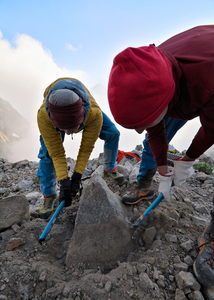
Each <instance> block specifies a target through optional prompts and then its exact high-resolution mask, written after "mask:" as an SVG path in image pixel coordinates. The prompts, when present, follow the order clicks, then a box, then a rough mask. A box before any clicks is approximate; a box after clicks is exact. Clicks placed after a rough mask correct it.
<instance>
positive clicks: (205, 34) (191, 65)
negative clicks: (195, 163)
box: [147, 25, 214, 166]
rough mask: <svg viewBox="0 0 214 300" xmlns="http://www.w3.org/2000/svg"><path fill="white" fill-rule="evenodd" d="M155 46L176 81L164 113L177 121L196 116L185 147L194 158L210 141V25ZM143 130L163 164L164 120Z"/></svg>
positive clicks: (213, 106)
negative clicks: (196, 123)
mask: <svg viewBox="0 0 214 300" xmlns="http://www.w3.org/2000/svg"><path fill="white" fill-rule="evenodd" d="M158 48H159V49H160V50H161V51H162V52H163V53H164V54H165V56H166V57H167V58H168V59H169V60H170V62H171V63H172V68H173V76H174V80H175V83H176V90H175V94H174V97H173V99H172V100H171V101H170V103H169V108H168V112H167V114H166V116H168V117H171V118H174V119H181V120H191V119H193V118H195V117H199V118H200V122H201V127H200V129H199V131H198V132H197V134H196V135H195V137H194V139H193V141H192V143H191V145H190V147H189V149H188V150H187V155H188V156H189V157H191V158H193V159H195V158H198V157H199V156H200V155H201V154H203V153H204V152H205V151H206V150H207V149H208V148H210V147H211V146H212V145H213V144H214V25H205V26H198V27H195V28H192V29H190V30H187V31H185V32H182V33H180V34H177V35H175V36H173V37H172V38H170V39H168V40H167V41H165V42H164V43H162V44H161V45H159V46H158ZM147 132H148V141H149V144H150V147H151V150H152V152H153V154H154V157H155V159H156V163H157V165H158V166H160V165H166V164H167V148H168V143H167V140H166V135H165V128H164V121H163V122H160V123H159V124H158V125H156V126H154V127H151V128H148V129H147ZM184 138H185V137H184Z"/></svg>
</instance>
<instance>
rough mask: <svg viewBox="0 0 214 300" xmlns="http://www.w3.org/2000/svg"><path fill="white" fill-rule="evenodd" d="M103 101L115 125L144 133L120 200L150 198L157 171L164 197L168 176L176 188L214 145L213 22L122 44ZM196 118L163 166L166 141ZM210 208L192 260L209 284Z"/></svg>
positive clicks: (213, 269) (213, 232)
mask: <svg viewBox="0 0 214 300" xmlns="http://www.w3.org/2000/svg"><path fill="white" fill-rule="evenodd" d="M108 100H109V105H110V109H111V112H112V114H113V116H114V119H115V121H116V122H117V123H118V124H120V125H121V126H123V127H125V128H129V129H135V130H136V131H137V132H138V133H142V132H143V131H144V130H145V129H146V131H147V133H146V138H145V140H144V142H143V143H144V148H143V153H142V160H141V165H140V169H139V174H138V176H137V181H138V185H139V186H138V189H137V190H136V191H134V192H133V193H131V194H130V195H125V196H123V198H122V202H123V203H125V204H135V203H137V202H139V201H141V200H145V199H149V198H151V197H153V195H154V193H153V191H152V178H153V176H154V174H155V172H156V170H157V169H158V172H159V181H160V182H159V192H160V193H163V195H164V198H165V199H166V200H168V201H170V189H171V185H172V177H173V176H174V183H175V185H177V186H181V185H182V184H183V183H184V182H185V181H186V179H187V178H189V177H190V176H191V175H192V170H193V168H192V165H193V163H194V161H195V159H196V158H198V157H199V156H200V155H201V154H203V153H204V152H205V151H206V150H207V149H208V148H210V147H211V146H212V145H213V143H214V25H205V26H197V27H195V28H192V29H189V30H187V31H184V32H182V33H179V34H177V35H175V36H173V37H171V38H170V39H168V40H166V41H165V42H163V43H162V44H161V45H159V46H157V47H156V46H155V45H154V44H152V45H149V46H144V47H139V48H132V47H130V48H127V49H125V50H124V51H122V52H120V53H119V54H118V55H117V56H116V57H115V58H114V62H113V66H112V69H111V72H110V77H109V84H108ZM196 117H199V118H200V122H201V127H200V129H199V130H198V132H197V134H196V135H195V137H194V138H193V140H192V142H191V144H190V146H189V148H188V150H187V151H186V154H185V155H184V156H183V157H182V158H181V159H177V160H174V170H173V172H169V170H168V165H167V150H168V143H169V142H170V140H171V139H172V138H173V136H174V135H175V134H176V132H177V131H178V130H179V129H180V128H181V127H182V126H183V125H184V124H185V122H186V121H187V120H191V119H193V118H196ZM213 241H214V209H213V210H212V211H211V221H210V224H209V225H208V227H207V228H206V229H205V231H204V232H203V234H202V235H201V237H200V243H199V248H200V252H199V255H198V257H197V259H196V261H195V263H194V272H195V275H196V277H197V279H198V280H199V281H200V282H201V283H202V284H203V285H205V286H208V287H210V286H214V242H213Z"/></svg>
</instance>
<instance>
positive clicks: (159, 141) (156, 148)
mask: <svg viewBox="0 0 214 300" xmlns="http://www.w3.org/2000/svg"><path fill="white" fill-rule="evenodd" d="M147 133H148V142H149V145H150V148H151V150H152V153H153V155H154V158H155V161H156V164H157V166H163V165H167V151H168V143H167V139H166V131H165V126H164V121H161V122H160V123H158V124H157V125H156V126H154V127H151V128H147Z"/></svg>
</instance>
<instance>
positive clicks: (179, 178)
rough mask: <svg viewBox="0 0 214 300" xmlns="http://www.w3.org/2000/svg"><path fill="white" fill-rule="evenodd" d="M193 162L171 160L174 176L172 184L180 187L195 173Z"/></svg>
mask: <svg viewBox="0 0 214 300" xmlns="http://www.w3.org/2000/svg"><path fill="white" fill-rule="evenodd" d="M194 162H195V161H194V160H182V159H181V158H175V159H173V163H174V169H173V172H174V174H175V178H174V183H175V185H177V186H181V185H182V184H183V183H184V182H185V181H186V180H187V179H188V178H189V177H190V176H192V175H193V174H194V173H195V171H194V169H193V164H194Z"/></svg>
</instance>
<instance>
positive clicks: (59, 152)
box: [37, 106, 68, 181]
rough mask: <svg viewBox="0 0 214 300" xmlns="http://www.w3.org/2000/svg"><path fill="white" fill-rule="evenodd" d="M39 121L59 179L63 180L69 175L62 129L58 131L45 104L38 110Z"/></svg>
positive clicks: (41, 132) (40, 129)
mask: <svg viewBox="0 0 214 300" xmlns="http://www.w3.org/2000/svg"><path fill="white" fill-rule="evenodd" d="M37 123H38V127H39V131H40V134H41V136H42V138H43V140H44V143H45V146H46V148H47V150H48V154H49V156H50V157H51V158H52V160H53V164H54V168H55V171H56V176H57V180H58V181H60V180H63V179H65V178H67V177H68V167H67V160H66V156H65V149H64V147H63V142H62V138H61V134H60V131H56V128H55V127H54V125H53V123H52V122H51V120H50V118H49V116H48V114H47V112H46V110H45V107H44V106H43V107H41V108H40V109H39V110H38V114H37Z"/></svg>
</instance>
